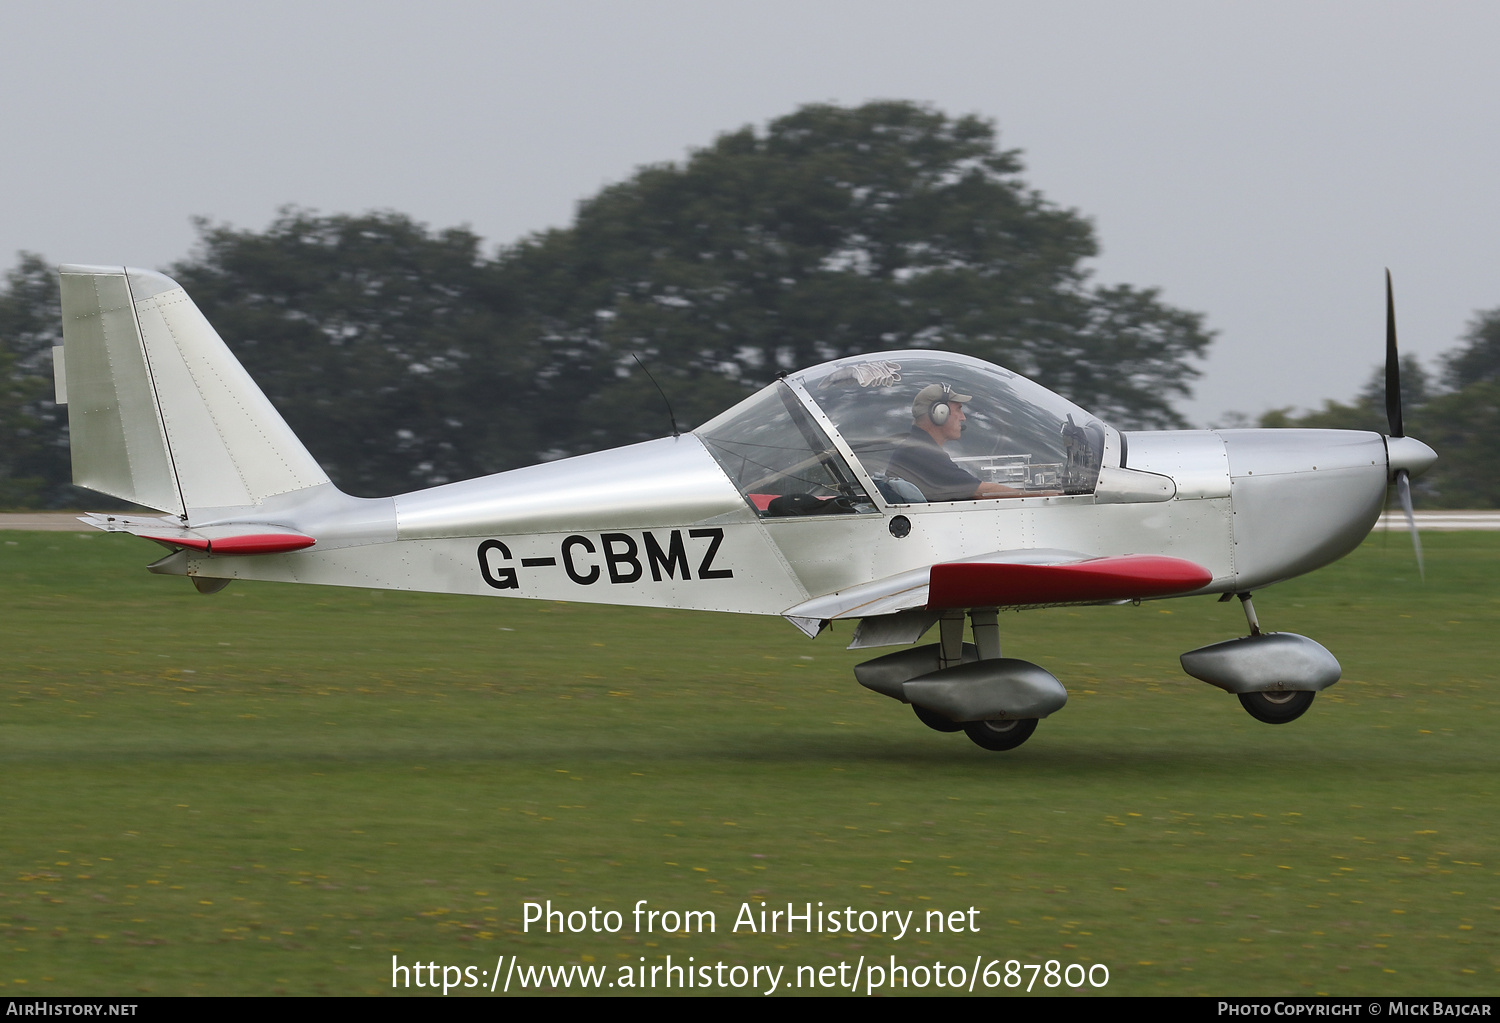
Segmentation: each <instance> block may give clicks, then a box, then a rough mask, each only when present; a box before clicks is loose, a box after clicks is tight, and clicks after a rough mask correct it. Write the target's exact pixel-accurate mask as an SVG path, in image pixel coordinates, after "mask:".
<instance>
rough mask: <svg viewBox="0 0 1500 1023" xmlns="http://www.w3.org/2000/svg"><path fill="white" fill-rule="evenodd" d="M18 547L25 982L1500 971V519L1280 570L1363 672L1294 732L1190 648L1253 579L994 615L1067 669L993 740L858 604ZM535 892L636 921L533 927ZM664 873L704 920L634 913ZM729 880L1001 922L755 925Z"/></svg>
mask: <svg viewBox="0 0 1500 1023" xmlns="http://www.w3.org/2000/svg"><path fill="white" fill-rule="evenodd" d="M0 539H3V541H4V542H3V545H0V594H3V600H4V629H3V636H0V994H6V995H15V994H26V995H39V994H56V993H62V994H85V993H87V994H106V993H114V994H123V995H130V994H135V993H146V994H272V993H288V994H379V993H390V992H391V990H392V988H391V957H392V956H393V955H396V956H398V957H399V960H400V962H401V963H403V964H407V965H409V964H411V963H413V962H417V961H420V962H422V963H424V964H425V963H429V962H433V963H436V964H438V966H439V967H441V966H443V965H454V966H460V967H462V966H468V965H473V966H475V967H476V971H489V970H493V969H494V968H495V964H496V962H497V959H498V957H500V956H505V957H507V960H508V959H509V957H512V956H518V957H519V960H520V963H521V964H522V965H537V966H540V965H561V964H570V963H576V964H582V965H593V966H601V965H602V966H605V967H608V968H609V970H610V971H616V970H618V968H619V967H621V966H634V967H639V966H641V965H643V964H644V965H651V964H660V963H662V962H664V961H665V960H664V957H665V956H666V955H668V954H670V955H672V956H673V959H674V962H676V963H679V964H681V963H682V962H683V960H684V959H685V958H686V957H688V956H693V957H694V958H695V962H696V963H717V962H720V961H722V962H725V963H730V964H742V965H745V966H755V965H764V966H774V965H778V964H779V965H784V966H785V967H786V968H787V972H786V974H785V975H784V976H783V979H782V984H783V991H785V990H786V985H789V984H791V983H793V981H794V971H795V970H796V968H797V967H799V966H814V967H818V968H821V967H823V966H829V965H832V966H838V965H839V964H840V963H848V964H849V966H850V968H852V967H853V964H854V963H855V962H856V961H857V960H858V959H859V957H860V956H865V957H866V959H867V961H879V962H881V963H882V964H884V963H887V962H888V960H889V957H890V956H892V955H894V956H896V959H897V962H898V963H900V964H904V965H907V966H908V967H911V966H916V965H919V964H925V965H927V966H929V967H931V966H933V965H935V964H936V963H937V962H938V961H942V962H943V963H944V965H945V966H947V965H948V964H952V963H958V964H963V965H964V966H965V969H969V968H971V967H972V964H973V963H974V961H975V959H976V957H978V958H979V959H980V961H982V962H989V961H991V960H1000V961H1001V963H1002V964H1003V963H1004V961H1005V960H1009V959H1016V960H1019V961H1021V962H1022V963H1041V962H1045V961H1046V960H1058V961H1059V962H1060V963H1062V964H1068V963H1078V964H1082V965H1089V964H1104V965H1105V966H1107V967H1108V969H1109V978H1110V979H1109V982H1108V985H1107V987H1105V988H1103V989H1102V993H1107V994H1214V995H1227V994H1267V995H1295V994H1313V993H1321V992H1327V993H1332V994H1363V995H1376V994H1476V995H1477V994H1494V993H1495V991H1496V990H1497V987H1500V984H1497V976H1500V942H1497V932H1500V881H1497V878H1500V853H1497V847H1500V822H1497V807H1500V798H1497V788H1500V784H1497V776H1500V775H1497V767H1500V752H1497V743H1496V735H1497V725H1500V688H1497V681H1500V680H1497V674H1500V669H1497V666H1496V660H1495V656H1494V654H1495V649H1496V637H1497V635H1500V629H1497V626H1500V588H1497V585H1496V579H1497V573H1500V535H1497V534H1481V533H1450V534H1431V535H1429V536H1428V537H1427V538H1426V540H1425V543H1426V547H1427V581H1426V582H1425V583H1422V582H1420V581H1418V579H1417V578H1416V572H1415V566H1414V564H1413V562H1412V558H1411V553H1410V547H1409V545H1407V543H1406V541H1405V538H1404V537H1403V536H1401V535H1399V534H1396V535H1392V536H1389V537H1385V536H1379V535H1377V536H1375V537H1373V538H1372V539H1371V540H1370V541H1369V542H1367V543H1366V544H1365V546H1364V547H1363V548H1362V549H1361V550H1359V551H1358V552H1356V553H1355V554H1354V555H1352V556H1351V557H1349V558H1347V559H1345V560H1344V561H1343V562H1341V563H1339V564H1337V565H1334V566H1332V567H1331V568H1328V569H1325V570H1323V571H1321V572H1319V573H1316V574H1314V575H1313V576H1310V577H1308V578H1306V579H1303V580H1299V581H1296V582H1293V583H1289V584H1286V585H1283V586H1279V587H1275V588H1272V589H1270V590H1267V591H1264V592H1263V593H1262V594H1259V595H1257V601H1256V606H1257V610H1258V611H1259V613H1260V617H1261V621H1262V623H1263V624H1264V625H1265V627H1267V628H1269V629H1283V630H1287V631H1295V632H1302V633H1304V634H1307V635H1310V636H1313V637H1314V638H1316V639H1318V640H1319V641H1320V642H1322V643H1323V644H1324V645H1326V646H1327V647H1329V648H1330V649H1331V650H1333V652H1334V653H1335V654H1336V655H1337V656H1338V657H1339V658H1340V660H1341V661H1342V663H1343V665H1344V679H1343V681H1342V682H1340V683H1339V684H1338V685H1337V686H1335V687H1334V688H1333V689H1332V690H1329V691H1328V692H1326V693H1324V694H1321V695H1320V696H1319V697H1318V699H1317V701H1316V702H1315V703H1314V705H1313V707H1312V709H1311V710H1310V711H1309V712H1308V714H1307V716H1305V717H1304V718H1303V719H1301V720H1300V721H1297V722H1295V723H1293V724H1290V725H1284V726H1268V725H1263V724H1260V723H1259V722H1256V721H1254V720H1253V719H1251V718H1250V717H1249V715H1247V714H1245V713H1244V712H1243V711H1242V710H1241V709H1240V707H1239V704H1238V701H1236V700H1235V699H1234V698H1233V697H1231V696H1228V695H1226V694H1224V693H1221V692H1219V691H1218V690H1216V689H1213V688H1211V687H1209V686H1206V685H1204V684H1202V683H1200V682H1196V681H1194V680H1192V679H1190V678H1188V677H1187V676H1185V675H1183V674H1182V673H1181V671H1180V669H1179V668H1178V665H1177V655H1178V654H1179V653H1181V652H1183V651H1185V650H1188V649H1190V648H1192V647H1196V646H1199V645H1202V644H1204V643H1208V642H1213V641H1215V640H1219V639H1224V638H1228V637H1230V636H1233V635H1239V634H1242V633H1243V631H1244V619H1243V617H1242V616H1241V615H1240V612H1239V606H1238V604H1237V603H1232V604H1216V603H1214V602H1213V601H1212V600H1211V599H1206V598H1200V599H1197V600H1192V601H1168V602H1161V603H1155V604H1145V605H1142V606H1140V607H1114V608H1083V609H1077V610H1074V611H1067V610H1054V611H1045V612H1027V613H1023V614H1019V615H1014V614H1007V615H1002V616H1001V626H1002V635H1003V637H1004V640H1005V643H1006V654H1007V655H1008V656H1015V657H1023V658H1026V659H1029V660H1033V661H1037V662H1039V663H1041V664H1042V665H1044V666H1046V667H1047V668H1048V669H1050V670H1051V671H1052V672H1053V673H1054V674H1056V675H1057V676H1058V677H1059V678H1060V679H1061V680H1062V681H1063V683H1064V684H1065V685H1066V686H1067V687H1068V689H1069V692H1070V694H1071V696H1070V700H1069V703H1068V706H1067V707H1066V708H1065V709H1064V710H1063V711H1061V712H1060V713H1058V714H1056V715H1054V716H1053V717H1052V718H1050V719H1048V720H1047V721H1044V722H1042V724H1041V727H1040V728H1039V729H1038V730H1037V734H1036V736H1035V737H1034V738H1033V739H1032V740H1031V741H1030V742H1029V743H1028V744H1027V745H1025V746H1023V747H1021V748H1020V749H1018V750H1015V751H1013V752H1010V753H986V752H984V751H982V750H980V749H979V748H978V747H976V746H974V745H973V744H971V743H970V742H969V741H968V740H967V739H965V738H964V737H963V735H962V734H959V735H941V734H938V733H936V732H932V731H929V730H928V729H926V728H924V727H922V726H921V725H920V724H919V723H918V722H917V721H916V719H915V718H914V717H913V715H912V714H911V711H910V710H909V709H907V708H905V707H902V706H900V705H898V704H896V703H895V702H893V701H891V700H888V699H886V698H884V697H881V696H877V695H875V694H873V693H869V692H867V691H865V690H863V689H861V688H860V687H859V686H858V685H857V684H856V683H855V682H854V680H853V677H852V675H851V674H850V667H851V665H852V664H853V663H855V662H856V661H858V660H861V659H863V658H864V657H867V656H869V654H868V653H864V654H856V653H851V652H846V651H845V650H843V645H844V644H845V643H846V642H847V641H848V631H847V627H841V628H840V629H839V631H838V632H837V633H836V634H835V635H834V636H833V637H829V636H827V635H825V636H824V637H822V638H821V639H820V640H818V641H817V642H811V641H808V640H807V639H805V638H803V637H802V636H801V635H800V634H799V633H797V632H796V631H795V630H794V629H792V628H791V626H789V625H787V624H786V623H784V622H781V621H780V620H762V619H752V618H737V617H732V616H725V615H710V614H688V613H675V612H674V613H666V612H654V611H643V610H634V609H618V608H600V607H592V606H589V605H583V604H557V603H531V602H524V601H505V600H500V599H494V600H483V599H477V598H461V597H444V596H430V595H420V594H402V593H389V592H375V591H366V590H345V589H332V588H322V587H293V586H282V585H272V584H246V583H235V584H234V585H232V586H230V587H229V588H228V589H226V590H224V591H223V592H222V593H219V594H217V595H215V596H212V597H203V596H199V595H198V594H197V593H195V592H194V591H193V589H192V588H191V587H190V586H188V585H187V583H186V582H185V581H184V580H181V579H171V578H162V577H155V576H150V575H148V574H147V573H145V572H144V571H143V569H142V567H141V566H142V565H143V564H144V563H146V562H147V561H150V560H152V559H153V558H154V557H156V553H153V552H157V549H156V548H155V547H153V546H152V545H150V544H147V543H145V542H142V541H139V540H135V539H133V538H128V537H122V536H106V535H102V534H99V535H94V534H60V533H3V534H0ZM157 553H159V552H157ZM548 899H550V900H552V903H553V905H554V907H557V908H561V909H564V910H574V909H581V910H585V911H586V910H588V909H589V908H590V907H594V906H597V907H598V908H599V909H600V910H601V911H602V910H610V909H613V910H617V911H619V912H621V913H622V914H624V921H625V926H624V927H623V929H622V930H621V931H620V933H618V934H603V933H601V934H593V933H581V934H558V933H553V934H551V935H548V934H545V933H538V931H537V929H536V925H533V927H532V930H531V931H530V932H529V933H528V932H523V929H522V918H523V909H522V905H523V903H525V902H528V901H545V900H548ZM641 899H645V900H648V908H652V909H659V910H672V909H675V910H679V911H681V910H713V911H714V912H715V913H716V914H717V924H718V926H717V930H716V932H715V933H713V934H707V933H704V934H697V933H693V934H681V933H679V934H662V933H660V932H659V931H657V932H654V933H639V934H638V933H634V928H633V927H632V926H631V916H630V910H631V909H632V907H634V906H635V904H636V903H637V901H638V900H641ZM746 902H749V903H751V905H752V907H753V908H755V909H756V910H757V911H758V909H759V904H760V903H761V902H765V903H766V904H767V907H768V908H784V906H785V904H786V903H788V902H792V903H795V904H796V905H797V906H798V907H799V909H800V907H801V906H802V905H804V904H805V903H808V902H812V903H814V904H816V903H818V902H822V903H824V909H825V910H827V909H832V908H838V909H840V910H842V909H843V907H846V906H850V907H853V908H854V909H855V910H856V911H866V910H868V911H876V912H879V911H883V910H896V911H900V912H906V911H908V910H914V911H916V916H915V918H914V919H915V920H916V921H917V922H918V923H919V924H920V922H921V921H922V920H923V919H925V918H924V916H923V914H925V913H926V912H927V911H928V910H933V909H936V910H942V911H953V910H965V911H967V910H968V909H969V907H974V908H975V909H976V910H977V911H978V912H977V914H976V915H975V916H974V917H973V918H972V919H973V921H974V922H975V923H976V925H977V927H978V932H977V933H973V932H969V931H965V932H964V933H942V934H937V933H921V934H915V933H909V934H907V936H906V937H904V938H902V939H900V940H893V939H892V937H891V936H890V935H881V934H878V933H876V934H855V935H849V934H843V933H841V934H836V935H835V934H827V933H824V934H816V933H815V934H805V933H801V932H800V931H799V932H798V933H795V934H791V935H788V934H786V933H784V932H779V933H776V934H761V933H750V932H747V931H746V930H745V929H743V928H742V929H741V930H740V932H739V933H732V932H731V927H732V925H733V923H734V920H735V917H736V914H737V913H738V911H739V909H740V906H741V904H742V903H746ZM965 919H966V920H967V919H969V918H968V917H965ZM642 957H644V960H643V958H642ZM609 976H610V977H611V978H613V977H614V976H615V974H614V972H611V973H610V974H609ZM1096 976H1098V974H1096ZM486 984H487V981H486ZM981 988H982V985H981ZM1036 988H1037V990H1038V991H1040V990H1042V985H1041V984H1040V983H1038V984H1037V986H1036ZM410 990H411V992H412V993H417V991H416V989H415V988H412V989H410ZM463 990H464V989H462V988H460V989H458V990H457V991H455V992H454V993H455V994H457V993H461V992H462V991H463ZM486 990H487V988H486ZM514 990H515V989H514V988H513V993H514ZM659 990H660V989H658V991H659ZM935 990H936V989H935V988H933V987H928V988H926V993H933V992H934V991H935ZM1001 990H1002V991H1003V990H1005V989H1003V988H1002V989H1001ZM1064 990H1066V989H1064ZM1091 990H1094V989H1091V988H1089V987H1088V986H1087V985H1085V986H1084V987H1083V988H1082V989H1080V991H1079V992H1078V993H1080V994H1082V993H1087V992H1089V991H1091ZM421 993H423V994H430V993H431V989H430V988H424V989H422V991H421ZM804 993H806V990H805V989H804Z"/></svg>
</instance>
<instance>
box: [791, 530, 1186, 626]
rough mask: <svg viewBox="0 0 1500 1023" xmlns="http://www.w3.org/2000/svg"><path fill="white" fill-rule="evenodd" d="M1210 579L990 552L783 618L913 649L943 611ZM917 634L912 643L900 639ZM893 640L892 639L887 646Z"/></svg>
mask: <svg viewBox="0 0 1500 1023" xmlns="http://www.w3.org/2000/svg"><path fill="white" fill-rule="evenodd" d="M1212 581H1213V573H1212V572H1210V571H1209V570H1208V569H1206V568H1204V567H1203V566H1202V565H1199V564H1197V563H1195V562H1192V561H1187V560H1185V559H1183V558H1168V557H1162V556H1160V555H1154V554H1125V555H1116V556H1113V557H1092V556H1090V555H1087V554H1080V553H1078V552H1076V551H1061V550H1017V551H996V552H995V553H993V554H983V555H980V556H978V557H974V558H965V559H963V560H961V561H949V562H942V563H939V564H936V565H932V566H930V567H928V568H919V569H913V570H911V571H909V572H902V573H900V574H899V575H893V576H889V577H887V578H885V579H877V580H876V581H874V582H870V583H864V584H862V585H860V586H853V587H850V588H849V589H847V590H840V591H838V592H836V593H829V594H825V595H824V596H821V597H814V598H813V599H811V600H807V601H804V602H802V603H801V604H798V605H797V606H796V607H792V608H788V609H787V610H786V611H784V612H782V614H783V615H784V616H785V617H786V618H788V619H789V620H791V622H792V624H793V625H796V626H797V627H798V628H799V629H802V631H804V632H807V633H808V634H809V635H816V634H817V632H818V630H819V629H821V628H822V626H823V624H824V623H826V622H829V621H833V620H836V619H840V618H862V619H865V620H866V621H865V622H864V623H863V624H862V626H861V632H862V633H864V632H866V631H867V630H866V628H865V626H868V625H871V624H872V623H870V621H869V620H870V619H872V618H887V617H888V618H890V619H892V620H890V621H888V622H886V623H884V624H885V626H886V627H884V628H882V627H881V626H880V625H876V626H875V627H874V630H873V632H871V634H869V635H866V636H864V637H863V638H859V637H857V638H856V641H855V642H856V644H857V645H859V646H877V645H885V644H886V643H899V642H912V641H914V640H915V639H916V637H917V636H920V635H921V633H922V632H925V631H926V629H927V627H928V626H930V625H931V624H932V622H933V621H935V620H936V619H937V617H938V615H939V614H940V613H941V612H943V611H950V610H961V609H963V610H966V609H968V608H974V607H1012V608H1020V607H1049V606H1054V605H1058V604H1101V603H1109V602H1112V601H1123V600H1139V599H1143V598H1147V597H1170V596H1177V595H1180V594H1184V593H1191V592H1193V591H1194V590H1198V589H1202V588H1203V587H1204V586H1207V585H1208V584H1209V583H1210V582H1212ZM913 629H916V630H917V631H916V634H915V635H913V636H912V638H911V639H902V638H899V637H901V636H904V635H906V634H908V633H910V632H911V631H912V630H913ZM891 636H895V637H898V638H888V637H891Z"/></svg>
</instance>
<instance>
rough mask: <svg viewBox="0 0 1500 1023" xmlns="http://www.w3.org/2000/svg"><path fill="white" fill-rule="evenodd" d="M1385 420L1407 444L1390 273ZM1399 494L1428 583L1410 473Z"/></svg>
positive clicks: (1401, 473)
mask: <svg viewBox="0 0 1500 1023" xmlns="http://www.w3.org/2000/svg"><path fill="white" fill-rule="evenodd" d="M1385 418H1386V422H1387V423H1389V424H1390V427H1391V432H1390V438H1391V440H1395V441H1399V440H1403V439H1404V438H1405V437H1406V427H1405V424H1404V422H1403V421H1402V418H1401V359H1400V357H1399V356H1398V355H1397V353H1396V298H1395V293H1394V291H1393V290H1392V288H1391V271H1390V270H1389V269H1387V270H1386V272H1385ZM1387 443H1389V442H1387ZM1423 446H1424V447H1425V445H1423ZM1429 450H1430V449H1429ZM1396 494H1397V496H1399V497H1400V498H1401V510H1402V511H1404V512H1406V526H1407V528H1408V529H1410V530H1411V545H1412V548H1413V549H1414V550H1415V551H1416V552H1417V572H1418V573H1420V574H1421V576H1422V578H1423V579H1424V580H1425V579H1426V578H1427V569H1426V567H1425V566H1424V565H1423V564H1422V539H1421V537H1420V536H1418V535H1417V517H1416V514H1415V513H1414V512H1413V510H1412V505H1411V470H1410V469H1406V468H1398V469H1397V470H1396Z"/></svg>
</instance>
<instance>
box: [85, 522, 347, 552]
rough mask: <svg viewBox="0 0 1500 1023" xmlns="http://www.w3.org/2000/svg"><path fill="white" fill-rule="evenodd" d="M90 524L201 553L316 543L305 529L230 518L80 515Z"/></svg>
mask: <svg viewBox="0 0 1500 1023" xmlns="http://www.w3.org/2000/svg"><path fill="white" fill-rule="evenodd" d="M79 518H80V519H81V520H82V521H84V522H87V523H88V524H89V525H91V526H97V527H98V528H99V529H103V530H105V531H106V532H110V533H130V534H131V535H133V536H138V537H140V538H141V539H143V540H155V541H156V542H157V543H164V544H172V545H174V546H177V547H187V548H191V549H192V550H195V551H202V552H203V553H205V554H285V553H287V552H289V551H300V550H304V549H306V548H308V547H311V546H312V545H313V544H315V543H317V541H316V540H314V539H313V538H312V537H310V536H308V535H307V534H306V533H299V532H298V531H297V530H295V529H289V528H287V527H285V526H268V525H266V524H265V523H261V522H240V523H235V522H230V523H223V524H220V525H215V526H199V527H197V528H191V529H190V528H188V527H186V526H181V525H178V524H177V523H176V522H174V521H172V519H171V518H156V519H144V518H130V517H127V516H120V515H81V516H79Z"/></svg>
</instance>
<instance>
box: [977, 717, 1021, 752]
mask: <svg viewBox="0 0 1500 1023" xmlns="http://www.w3.org/2000/svg"><path fill="white" fill-rule="evenodd" d="M963 729H964V731H965V732H967V733H969V738H970V739H972V740H973V741H974V743H975V745H978V746H983V747H984V748H985V749H987V750H994V751H996V752H999V751H1001V750H1008V749H1015V748H1016V747H1017V746H1019V745H1021V743H1023V742H1025V741H1026V740H1027V739H1029V738H1031V733H1032V732H1034V731H1036V718H1020V719H1017V720H1012V721H970V722H967V723H966V724H964V726H963Z"/></svg>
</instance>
